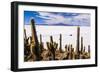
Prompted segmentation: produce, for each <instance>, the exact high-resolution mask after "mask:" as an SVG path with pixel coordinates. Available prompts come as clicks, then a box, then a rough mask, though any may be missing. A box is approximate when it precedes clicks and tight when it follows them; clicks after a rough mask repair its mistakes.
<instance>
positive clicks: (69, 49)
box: [24, 20, 90, 62]
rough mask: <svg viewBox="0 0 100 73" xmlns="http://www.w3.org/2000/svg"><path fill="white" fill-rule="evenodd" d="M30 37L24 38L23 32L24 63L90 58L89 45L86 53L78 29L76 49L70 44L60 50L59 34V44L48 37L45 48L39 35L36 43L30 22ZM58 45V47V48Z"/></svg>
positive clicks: (60, 39) (33, 28)
mask: <svg viewBox="0 0 100 73" xmlns="http://www.w3.org/2000/svg"><path fill="white" fill-rule="evenodd" d="M31 26H32V36H30V37H27V36H26V30H24V34H25V37H24V61H26V62H27V61H41V60H43V61H49V60H73V59H89V58H90V45H88V51H86V47H85V46H84V44H83V37H81V42H80V27H78V28H77V40H76V48H73V45H72V44H69V45H68V44H66V45H65V48H63V49H62V34H60V35H59V36H60V38H59V42H55V41H54V40H53V36H50V42H48V41H47V42H46V45H45V46H47V48H46V47H45V46H44V42H42V34H40V41H39V42H38V40H37V37H36V34H35V27H34V21H33V20H32V21H31ZM58 43H59V47H58Z"/></svg>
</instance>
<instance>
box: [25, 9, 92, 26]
mask: <svg viewBox="0 0 100 73" xmlns="http://www.w3.org/2000/svg"><path fill="white" fill-rule="evenodd" d="M31 18H33V19H34V20H35V24H36V25H56V26H57V25H61V26H63V25H64V26H90V14H89V13H70V12H43V11H24V23H25V25H29V24H30V19H31Z"/></svg>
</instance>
